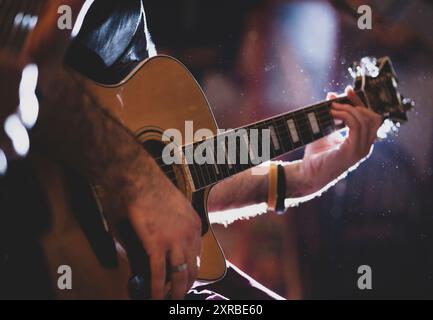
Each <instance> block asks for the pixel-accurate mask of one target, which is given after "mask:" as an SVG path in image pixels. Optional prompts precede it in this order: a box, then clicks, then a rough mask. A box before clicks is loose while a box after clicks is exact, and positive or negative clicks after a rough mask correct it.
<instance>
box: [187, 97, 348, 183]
mask: <svg viewBox="0 0 433 320" xmlns="http://www.w3.org/2000/svg"><path fill="white" fill-rule="evenodd" d="M334 101H337V102H340V103H349V102H348V100H347V98H346V97H339V98H337V99H335V100H330V101H325V102H321V103H318V104H314V105H312V106H309V107H306V108H302V109H299V110H296V111H293V112H289V113H285V114H282V115H278V116H276V117H272V118H269V119H266V120H264V121H260V122H256V123H254V124H251V125H248V126H245V127H242V128H238V129H235V130H230V131H227V132H225V133H222V134H219V135H217V136H214V137H211V138H208V139H206V140H204V141H200V142H196V143H194V144H190V145H187V146H184V147H183V148H182V151H183V154H184V156H185V159H189V161H188V162H187V164H188V166H189V169H190V172H191V177H192V180H193V182H194V185H195V189H196V190H199V189H202V188H204V187H207V186H210V185H213V184H215V183H217V182H219V181H222V180H224V179H226V178H228V177H231V176H233V175H235V174H238V173H240V172H242V171H245V170H247V169H250V168H252V167H254V166H257V165H258V164H260V163H263V162H266V161H269V160H271V159H274V158H277V157H279V156H282V155H284V154H286V153H288V152H291V151H294V150H296V149H298V148H301V147H303V146H306V145H307V144H309V143H311V142H313V141H316V140H318V139H320V138H322V137H324V136H326V135H329V134H330V133H332V132H335V131H336V130H339V129H341V128H342V127H343V126H342V125H336V124H335V121H334V119H333V117H332V115H331V112H330V108H331V103H332V102H334ZM263 130H266V131H267V132H268V137H269V139H267V141H268V142H270V143H269V144H268V145H269V148H268V150H269V152H268V154H267V155H266V152H265V153H262V152H261V147H262V145H263V136H262V135H261V134H260V133H261V132H263ZM240 133H242V134H240ZM252 135H255V136H256V137H257V136H258V138H257V141H258V143H256V144H254V143H252V138H253V137H252ZM230 139H236V148H235V154H233V152H232V153H230V152H229V148H230V147H229V143H228V141H229V140H230ZM232 141H234V140H232ZM204 143H207V144H208V145H212V146H213V148H212V154H206V153H207V150H206V148H205V145H204ZM232 146H233V144H232ZM197 148H200V149H199V150H205V152H204V153H203V154H204V155H205V156H206V159H211V161H206V162H205V163H202V164H199V163H197V161H196V159H195V158H194V153H195V152H197ZM242 148H244V149H242ZM231 150H233V149H231ZM242 150H244V152H242ZM245 150H247V152H245ZM200 152H201V151H200ZM241 154H243V158H242V157H241ZM234 157H236V159H233V158H234ZM192 159H193V160H192ZM212 160H213V161H212ZM222 160H223V161H222Z"/></svg>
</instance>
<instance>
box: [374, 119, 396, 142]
mask: <svg viewBox="0 0 433 320" xmlns="http://www.w3.org/2000/svg"><path fill="white" fill-rule="evenodd" d="M394 127H395V125H394V123H393V122H392V121H391V120H389V119H386V120H385V121H384V122H383V124H382V126H381V127H380V128H379V130H377V137H378V138H379V139H386V137H387V136H388V134H389V133H390V132H392V131H393V128H394Z"/></svg>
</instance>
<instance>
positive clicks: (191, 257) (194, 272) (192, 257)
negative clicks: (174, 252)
mask: <svg viewBox="0 0 433 320" xmlns="http://www.w3.org/2000/svg"><path fill="white" fill-rule="evenodd" d="M185 256H186V257H187V263H188V283H187V288H186V289H187V291H188V290H189V289H190V288H191V287H192V285H193V284H194V281H195V280H196V279H197V276H198V265H197V257H199V255H198V254H195V253H193V252H191V250H188V251H187V252H186V253H185Z"/></svg>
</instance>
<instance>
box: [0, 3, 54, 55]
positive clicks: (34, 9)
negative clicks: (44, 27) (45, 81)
mask: <svg viewBox="0 0 433 320" xmlns="http://www.w3.org/2000/svg"><path fill="white" fill-rule="evenodd" d="M45 3H46V0H0V23H1V28H0V49H2V50H6V51H7V52H8V53H12V54H16V53H19V52H20V51H21V50H22V48H23V46H24V44H25V42H26V39H27V37H28V35H29V34H30V32H31V31H32V30H33V29H34V27H35V26H36V23H37V21H38V17H39V14H40V12H41V9H42V7H43V5H44V4H45Z"/></svg>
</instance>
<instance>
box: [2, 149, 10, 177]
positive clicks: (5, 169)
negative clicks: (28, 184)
mask: <svg viewBox="0 0 433 320" xmlns="http://www.w3.org/2000/svg"><path fill="white" fill-rule="evenodd" d="M7 169H8V160H7V158H6V155H5V153H4V152H3V150H2V149H0V175H4V174H5V173H6V171H7Z"/></svg>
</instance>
